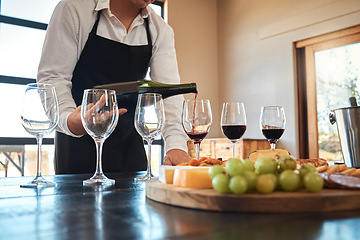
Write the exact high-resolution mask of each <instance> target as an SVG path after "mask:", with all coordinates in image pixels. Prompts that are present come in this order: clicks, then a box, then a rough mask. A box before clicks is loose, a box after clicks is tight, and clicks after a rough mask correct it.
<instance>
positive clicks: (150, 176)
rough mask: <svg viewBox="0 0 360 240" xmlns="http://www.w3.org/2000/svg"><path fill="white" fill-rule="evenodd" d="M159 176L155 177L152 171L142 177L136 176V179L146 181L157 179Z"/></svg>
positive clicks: (136, 180)
mask: <svg viewBox="0 0 360 240" xmlns="http://www.w3.org/2000/svg"><path fill="white" fill-rule="evenodd" d="M157 178H158V177H155V176H154V174H152V173H150V174H146V175H144V176H142V177H137V178H134V181H135V182H145V181H148V180H153V179H157Z"/></svg>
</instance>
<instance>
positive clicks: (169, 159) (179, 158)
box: [164, 149, 191, 166]
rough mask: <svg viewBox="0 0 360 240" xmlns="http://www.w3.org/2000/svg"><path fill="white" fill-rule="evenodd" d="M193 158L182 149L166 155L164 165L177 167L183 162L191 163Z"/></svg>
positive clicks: (173, 150)
mask: <svg viewBox="0 0 360 240" xmlns="http://www.w3.org/2000/svg"><path fill="white" fill-rule="evenodd" d="M190 160H191V157H190V156H189V155H188V154H187V152H185V151H183V150H180V149H172V150H170V151H168V152H167V153H166V156H165V158H164V165H173V166H176V165H178V164H180V163H183V162H189V161H190Z"/></svg>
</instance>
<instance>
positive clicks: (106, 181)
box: [83, 173, 115, 186]
mask: <svg viewBox="0 0 360 240" xmlns="http://www.w3.org/2000/svg"><path fill="white" fill-rule="evenodd" d="M113 184H115V180H114V179H110V178H107V177H106V176H105V175H104V174H102V173H100V174H99V173H95V174H94V176H92V177H91V178H90V179H87V180H84V181H83V185H85V186H89V185H90V186H91V185H113Z"/></svg>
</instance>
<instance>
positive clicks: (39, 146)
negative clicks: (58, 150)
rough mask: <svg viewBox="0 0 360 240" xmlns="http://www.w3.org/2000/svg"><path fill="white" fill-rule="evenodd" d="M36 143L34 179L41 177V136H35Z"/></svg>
mask: <svg viewBox="0 0 360 240" xmlns="http://www.w3.org/2000/svg"><path fill="white" fill-rule="evenodd" d="M36 141H37V166H36V170H37V174H36V177H41V153H42V150H41V146H42V141H43V136H42V135H38V136H36Z"/></svg>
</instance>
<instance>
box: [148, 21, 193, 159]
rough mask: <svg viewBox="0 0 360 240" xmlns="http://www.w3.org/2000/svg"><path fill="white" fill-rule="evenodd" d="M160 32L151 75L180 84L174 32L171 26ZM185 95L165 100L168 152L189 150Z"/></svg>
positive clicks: (170, 82) (151, 62)
mask: <svg viewBox="0 0 360 240" xmlns="http://www.w3.org/2000/svg"><path fill="white" fill-rule="evenodd" d="M163 30H164V31H163V32H162V33H161V34H158V36H157V37H158V38H159V39H157V41H156V42H155V46H154V50H153V55H152V58H151V61H150V77H151V79H153V80H154V81H157V82H162V83H169V84H179V83H180V76H179V70H178V65H177V59H176V52H175V46H174V45H175V44H174V32H173V30H172V28H171V27H170V26H168V27H167V28H165V29H163ZM183 100H184V97H183V95H177V96H172V97H169V98H166V99H165V100H164V105H165V126H164V130H163V137H164V139H165V149H166V152H167V151H169V150H171V149H181V150H184V151H186V152H187V144H186V142H187V140H188V137H187V135H186V133H185V131H184V129H183V128H182V124H181V113H182V103H183Z"/></svg>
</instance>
